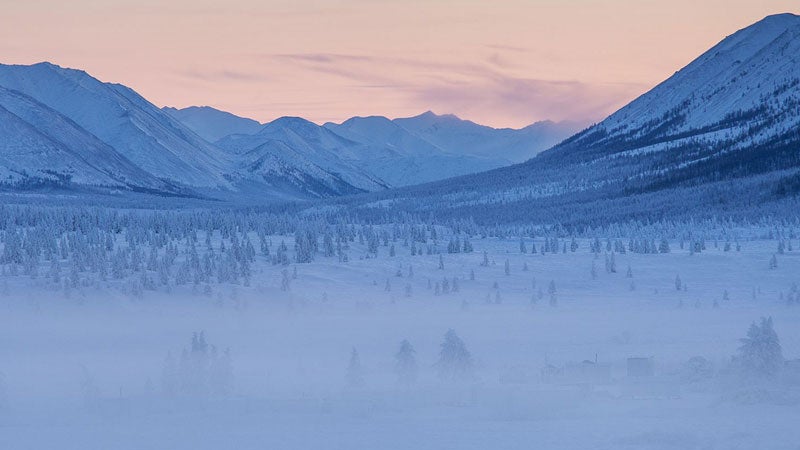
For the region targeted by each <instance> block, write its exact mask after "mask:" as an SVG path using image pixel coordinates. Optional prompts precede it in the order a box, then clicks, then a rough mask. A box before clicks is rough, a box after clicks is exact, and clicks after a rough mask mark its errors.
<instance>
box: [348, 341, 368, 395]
mask: <svg viewBox="0 0 800 450" xmlns="http://www.w3.org/2000/svg"><path fill="white" fill-rule="evenodd" d="M345 381H346V382H347V386H348V387H351V388H359V387H362V386H364V369H362V368H361V358H360V357H359V356H358V350H356V348H355V347H353V349H352V351H351V352H350V362H349V363H348V364H347V374H346V375H345Z"/></svg>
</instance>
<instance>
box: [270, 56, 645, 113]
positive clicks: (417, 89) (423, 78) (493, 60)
mask: <svg viewBox="0 0 800 450" xmlns="http://www.w3.org/2000/svg"><path fill="white" fill-rule="evenodd" d="M271 57H272V58H275V59H279V60H281V61H282V62H283V63H288V64H294V65H295V66H296V67H295V69H296V70H304V71H310V72H313V73H314V74H315V76H317V77H319V76H332V77H337V78H340V79H344V80H345V81H346V83H345V84H344V86H346V87H348V88H350V89H354V90H359V89H369V90H372V91H374V90H386V91H391V92H390V94H391V95H395V96H400V97H401V100H402V101H403V102H404V103H405V105H404V106H405V107H406V108H414V109H418V110H427V109H433V110H436V111H442V112H453V113H456V114H459V115H463V116H465V117H469V118H473V119H475V120H478V121H485V122H489V123H492V122H493V123H498V122H503V123H516V124H518V125H520V126H522V125H525V124H527V123H530V122H533V121H537V120H544V119H551V120H574V121H580V122H588V121H598V120H600V119H602V118H604V117H605V116H606V115H608V114H610V113H611V112H613V111H614V110H616V109H617V108H619V107H621V106H623V105H624V104H625V103H627V102H628V101H630V100H632V99H633V98H635V97H636V96H637V95H638V94H641V93H642V92H644V91H645V90H646V88H647V86H644V85H641V84H635V83H587V82H581V81H576V80H573V81H561V80H543V79H535V78H525V77H520V76H517V75H515V74H512V73H509V72H510V71H511V70H510V69H509V68H508V66H510V64H505V63H504V60H503V59H502V58H501V57H500V56H498V55H496V54H490V55H489V56H488V57H487V58H486V59H485V60H484V61H478V62H470V63H463V62H447V61H428V60H421V59H420V60H417V59H409V58H399V57H391V56H368V55H348V54H333V53H313V54H289V55H287V54H283V55H271ZM366 95H373V94H366Z"/></svg>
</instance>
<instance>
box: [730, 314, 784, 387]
mask: <svg viewBox="0 0 800 450" xmlns="http://www.w3.org/2000/svg"><path fill="white" fill-rule="evenodd" d="M741 342H742V345H741V347H739V357H738V362H739V365H740V367H741V368H742V369H743V370H744V371H746V372H748V373H751V374H754V375H763V376H771V375H775V374H776V373H777V372H778V371H779V370H780V369H781V368H782V367H783V361H784V360H783V353H782V351H781V344H780V341H779V340H778V334H777V333H775V329H774V328H773V326H772V317H769V318H764V317H762V318H761V321H760V323H756V322H753V323H752V324H750V328H749V329H748V330H747V337H745V338H742V339H741Z"/></svg>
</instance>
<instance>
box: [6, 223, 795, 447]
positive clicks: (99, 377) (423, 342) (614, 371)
mask: <svg viewBox="0 0 800 450" xmlns="http://www.w3.org/2000/svg"><path fill="white" fill-rule="evenodd" d="M281 239H284V238H281V237H274V238H272V240H273V242H274V243H278V242H280V240H281ZM289 241H290V240H288V239H287V244H289V246H290V248H291V243H290V242H289ZM471 242H472V245H473V246H474V247H475V251H474V252H472V253H467V254H464V253H459V254H442V256H441V262H442V265H443V269H440V259H439V255H435V254H434V255H417V256H411V255H410V250H409V248H406V247H402V245H400V243H399V242H398V243H396V245H397V248H396V251H397V256H394V257H390V256H389V251H388V249H387V248H386V247H380V249H379V255H378V257H377V258H370V259H361V258H360V257H359V254H361V252H360V251H363V249H362V246H360V245H358V244H354V245H353V246H352V248H351V250H350V253H349V254H350V261H349V262H345V263H341V262H339V261H338V259H337V258H336V257H333V258H324V257H321V256H317V258H316V260H315V261H314V262H312V263H309V264H292V265H289V266H287V267H283V266H273V265H272V264H270V263H269V262H267V261H266V260H265V259H264V258H263V257H262V256H257V257H256V259H257V261H256V263H255V264H254V265H253V277H252V280H251V281H250V285H249V286H244V285H237V286H234V285H219V284H215V285H211V287H210V288H209V289H210V292H209V291H208V290H207V289H206V288H205V286H204V285H200V286H199V287H197V288H192V286H191V284H190V285H188V286H173V287H172V288H170V291H169V292H167V291H166V290H165V289H163V288H162V289H160V290H159V291H146V292H145V293H144V295H143V296H142V297H137V296H132V295H128V294H126V293H124V292H123V290H122V289H121V288H120V286H122V285H123V283H121V282H117V283H119V285H117V284H115V282H114V281H108V282H101V281H98V282H97V283H95V284H94V285H92V286H90V287H84V288H78V289H72V290H69V291H67V292H65V291H64V290H63V289H62V288H61V287H53V284H52V283H51V282H50V281H49V280H48V279H47V278H46V277H45V276H43V275H40V276H39V277H38V278H36V279H31V278H29V277H23V276H17V277H12V276H6V277H3V278H2V279H0V295H2V298H1V299H0V300H2V301H0V372H2V373H3V375H4V376H3V378H2V395H1V396H0V448H2V449H54V448H57V449H59V450H62V449H93V448H96V449H110V448H113V449H154V448H163V449H184V448H186V449H384V448H390V449H531V448H537V449H543V448H560V449H561V448H574V449H596V448H600V449H627V448H637V449H638V448H648V449H651V448H652V449H695V448H696V449H797V448H798V443H799V442H800V427H797V423H798V419H800V368H797V367H796V366H795V368H794V369H792V368H791V367H787V368H786V369H784V370H783V371H782V372H781V373H779V374H778V375H776V376H774V377H772V378H742V377H741V376H740V375H738V373H737V372H736V371H735V370H733V369H732V368H731V357H732V356H734V355H736V354H737V349H738V348H739V346H740V345H741V343H740V341H739V339H740V338H743V337H744V336H745V334H746V332H747V329H748V326H749V325H750V324H751V323H752V322H753V321H757V320H759V319H760V318H761V317H762V316H771V317H772V318H773V321H774V328H775V331H776V332H777V334H778V336H779V338H780V342H781V345H782V349H783V356H784V357H785V358H786V359H787V360H792V359H797V358H800V305H794V306H792V305H789V304H788V303H789V300H790V299H793V298H794V297H795V296H796V294H794V293H793V289H792V285H793V283H794V282H796V281H798V274H800V251H798V250H794V251H786V252H785V254H782V255H777V258H776V260H777V268H775V269H770V268H769V266H770V259H771V258H772V256H773V254H774V253H775V251H776V242H775V241H773V240H769V241H767V240H764V241H743V242H741V245H742V248H741V251H738V252H737V251H736V250H735V248H733V249H731V251H728V252H725V251H723V244H722V243H719V247H718V248H715V247H714V244H713V242H710V241H709V242H707V243H706V244H707V247H708V248H707V250H706V251H704V252H702V253H696V254H693V255H690V254H689V252H688V250H682V249H680V247H679V244H678V243H677V242H671V243H670V246H671V250H672V251H671V253H668V254H634V253H630V252H628V253H625V254H619V253H617V254H615V255H614V262H615V265H616V273H610V272H608V271H607V270H606V267H607V265H606V261H605V258H606V256H605V255H603V254H601V255H600V256H599V257H598V258H595V257H594V255H593V254H592V253H590V252H589V251H588V248H589V243H588V242H587V241H579V242H578V243H579V244H580V245H579V249H578V250H577V251H576V252H574V253H573V252H570V251H569V249H567V253H561V252H559V253H557V254H547V255H542V254H539V253H537V254H536V255H531V254H529V253H528V254H522V253H520V250H519V241H518V240H516V239H510V240H497V239H474V240H472V241H471ZM527 245H528V248H530V242H528V243H527ZM540 245H541V242H537V246H540ZM567 245H568V246H569V243H567ZM484 251H486V252H487V256H488V260H489V264H488V266H484V265H482V262H483V260H484V256H483V252H484ZM506 260H508V272H509V274H508V275H506ZM593 264H594V265H595V273H596V277H593V275H592V265H593ZM525 265H527V270H524V266H525ZM628 267H630V271H631V275H632V276H630V277H629V276H628V273H627V272H628ZM284 269H286V276H285V275H284V274H283V273H282V271H283V270H284ZM295 269H296V277H295V276H294V271H295ZM409 269H411V271H412V272H413V276H409ZM473 271H474V280H472V279H471V278H472V275H471V272H473ZM44 272H46V270H42V272H41V273H44ZM398 273H400V274H401V275H402V276H397V275H398ZM284 277H286V278H287V281H288V282H289V289H288V291H287V290H284V289H282V284H284V283H285V281H284ZM676 277H679V278H680V281H681V285H682V289H681V290H680V291H679V290H677V289H676ZM445 278H447V280H448V282H447V284H448V285H449V289H450V291H451V292H447V293H445V292H444V290H445V289H444V283H443V280H444V279H445ZM454 278H455V279H457V281H456V282H455V284H457V285H458V291H457V292H452V289H453V285H454V282H453V280H454ZM551 282H552V284H553V285H554V286H555V293H554V295H552V296H551V294H550V291H551V289H550V286H551ZM429 283H430V284H429ZM437 283H438V287H437ZM495 283H496V287H495ZM429 286H430V287H429ZM437 289H438V293H439V295H436V293H437ZM540 291H541V292H540ZM726 291H727V295H725V292H726ZM551 300H554V302H555V303H556V305H555V306H551V305H550V303H551ZM498 301H499V302H498ZM715 301H716V303H717V305H718V306H715V304H714V303H715ZM449 329H453V330H454V331H455V332H456V333H457V334H458V336H460V338H461V339H462V340H463V342H464V343H465V344H466V348H467V349H468V350H469V352H470V353H471V357H472V362H473V371H472V376H468V377H465V378H464V379H460V380H455V381H453V380H443V379H440V377H438V376H437V374H438V372H439V369H440V368H441V366H440V365H437V360H438V359H439V352H440V350H441V348H440V345H441V343H442V341H443V338H444V335H445V333H446V332H447V331H448V330H449ZM200 331H203V332H204V334H203V336H204V338H205V339H206V340H207V343H208V344H209V345H213V346H214V347H215V348H216V349H217V356H216V357H215V358H213V362H209V361H211V360H212V358H211V357H208V359H206V360H205V361H206V362H205V363H204V364H206V363H207V364H208V365H207V366H203V367H206V369H197V370H201V371H202V372H203V373H204V374H206V375H207V377H206V378H203V375H202V374H201V375H198V373H196V372H192V371H191V369H187V368H186V367H183V365H182V364H183V363H181V364H179V363H177V362H174V363H173V365H170V364H169V363H165V359H166V358H167V354H168V352H171V354H172V357H173V361H178V360H180V359H181V352H182V350H183V349H187V350H188V349H190V344H191V339H192V334H193V333H195V332H200ZM404 339H407V340H408V341H409V342H410V343H411V344H412V345H413V347H414V349H415V351H416V354H415V356H416V363H417V366H418V378H417V380H416V383H411V384H408V383H407V384H403V385H399V384H398V383H397V374H396V370H395V369H396V361H395V354H396V353H397V352H398V349H399V348H400V343H401V341H402V340H404ZM227 348H229V349H230V367H231V369H230V371H228V369H227V368H226V367H227V366H225V368H223V369H220V367H222V366H221V365H220V364H219V361H220V360H221V359H220V358H222V356H220V355H222V354H223V352H224V349H227ZM353 349H356V350H357V352H358V356H359V360H360V364H359V365H354V364H353V363H352V361H351V354H352V351H353ZM210 352H211V351H210V350H209V354H210ZM696 356H699V357H702V358H704V362H703V360H700V359H695V360H693V364H694V365H693V366H692V365H690V364H689V360H690V359H691V358H693V357H696ZM191 357H192V356H191V352H190V356H188V357H186V358H191ZM632 357H644V358H652V360H651V361H652V364H653V369H654V373H653V375H652V376H647V375H643V376H640V377H634V376H631V375H629V374H628V367H627V364H628V361H627V359H628V358H632ZM186 358H185V360H186ZM190 362H191V361H190ZM700 363H702V364H700ZM187 364H189V363H187ZM790 364H791V363H790ZM178 365H180V366H181V367H180V368H179V369H176V367H177V366H178ZM192 367H199V366H192ZM548 367H549V369H546V368H548ZM690 367H694V369H690ZM348 368H349V369H348ZM792 370H794V372H792ZM220 373H222V374H223V376H220ZM228 375H232V379H230V378H227V376H228ZM187 376H188V377H196V378H193V380H195V381H197V380H200V381H197V383H200V384H203V386H202V387H198V386H199V385H195V387H194V388H181V387H180V386H178V387H175V388H172V389H171V388H170V386H172V385H171V384H170V383H171V382H177V383H178V385H182V384H186V383H187V382H186V380H185V379H184V378H185V377H187ZM181 377H183V378H181ZM170 380H172V381H170ZM354 380H355V381H356V382H354ZM359 380H363V383H358V382H357V381H359ZM228 389H230V392H227V393H226V392H225V391H226V390H228ZM170 391H173V393H172V394H170ZM211 391H217V392H211Z"/></svg>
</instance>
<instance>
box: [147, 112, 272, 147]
mask: <svg viewBox="0 0 800 450" xmlns="http://www.w3.org/2000/svg"><path fill="white" fill-rule="evenodd" d="M161 109H162V110H163V111H164V112H166V113H167V114H169V115H170V116H172V117H174V118H175V119H177V120H178V121H179V122H181V123H183V124H184V125H186V127H187V128H189V129H190V130H192V131H194V132H195V133H196V134H197V135H198V136H200V137H201V138H203V139H205V140H207V141H208V142H214V141H217V140H219V139H222V138H223V137H225V136H228V135H230V134H255V133H258V130H260V129H261V127H262V124H260V123H259V122H257V121H255V120H253V119H246V118H244V117H239V116H236V115H234V114H231V113H229V112H226V111H220V110H218V109H215V108H212V107H210V106H190V107H188V108H183V109H177V108H171V107H168V106H167V107H164V108H161Z"/></svg>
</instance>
